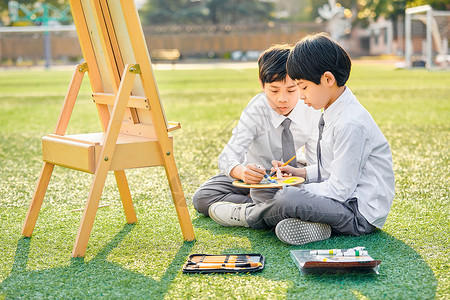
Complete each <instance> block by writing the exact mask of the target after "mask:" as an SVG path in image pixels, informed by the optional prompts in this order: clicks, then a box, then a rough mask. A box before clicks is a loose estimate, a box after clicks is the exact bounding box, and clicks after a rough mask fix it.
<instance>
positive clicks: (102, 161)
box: [72, 65, 135, 257]
mask: <svg viewBox="0 0 450 300" xmlns="http://www.w3.org/2000/svg"><path fill="white" fill-rule="evenodd" d="M132 70H133V71H134V68H133V67H132V65H126V66H125V69H124V71H123V74H122V80H121V82H120V85H119V89H118V90H117V94H116V98H115V100H114V107H113V111H112V114H111V118H110V120H109V123H108V128H107V129H106V132H105V137H106V138H105V141H104V144H103V147H102V150H101V152H100V156H99V161H98V163H97V170H96V171H95V174H94V179H93V181H92V185H91V189H90V191H89V196H88V200H87V203H86V207H85V209H84V213H83V218H82V219H81V224H80V228H79V229H78V234H77V238H76V239H75V245H74V247H73V251H72V256H73V257H83V256H84V254H85V253H86V249H87V244H88V241H89V236H90V235H91V231H92V227H93V226H94V220H95V215H96V213H97V208H98V204H99V202H100V198H101V196H102V192H103V187H104V186H105V181H106V176H107V175H108V171H109V166H110V164H111V159H112V157H113V155H114V149H115V146H116V142H117V137H118V136H119V132H120V126H121V125H122V119H123V116H124V114H125V109H126V107H127V103H128V98H129V96H130V92H131V88H132V87H133V83H134V78H135V74H134V73H133V72H132ZM124 174H125V173H124ZM124 174H123V175H124ZM120 177H121V179H120V180H119V182H120V186H121V188H122V191H124V189H123V187H124V185H123V183H124V181H123V178H125V177H124V176H120ZM127 189H128V184H127ZM128 194H129V190H128ZM126 196H127V195H126ZM128 196H129V198H130V201H131V196H130V195H128ZM127 210H128V208H127Z"/></svg>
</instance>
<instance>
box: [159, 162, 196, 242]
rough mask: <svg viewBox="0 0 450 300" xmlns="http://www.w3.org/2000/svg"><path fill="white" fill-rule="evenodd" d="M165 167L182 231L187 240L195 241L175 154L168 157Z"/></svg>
mask: <svg viewBox="0 0 450 300" xmlns="http://www.w3.org/2000/svg"><path fill="white" fill-rule="evenodd" d="M165 168H166V174H167V178H168V179H169V186H170V190H171V191H172V198H173V203H174V204H175V210H176V212H177V216H178V221H179V223H180V227H181V232H182V233H183V237H184V239H185V240H187V241H193V240H194V239H195V234H194V228H193V227H192V222H191V217H190V216H189V210H188V208H187V204H186V199H185V197H184V193H183V189H182V187H181V180H180V175H179V174H178V170H177V165H176V163H175V159H174V158H173V156H172V157H169V158H167V159H166V165H165Z"/></svg>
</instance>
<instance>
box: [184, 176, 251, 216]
mask: <svg viewBox="0 0 450 300" xmlns="http://www.w3.org/2000/svg"><path fill="white" fill-rule="evenodd" d="M233 181H234V180H232V179H230V178H228V177H227V176H226V175H224V174H221V173H219V174H217V175H215V176H213V177H211V178H210V179H209V180H208V181H206V182H205V183H204V184H202V186H200V188H198V189H197V191H196V192H195V194H194V196H193V197H192V203H193V204H194V207H195V209H196V210H197V211H198V212H200V213H202V214H204V215H205V216H209V213H208V209H209V207H210V205H211V204H213V203H216V202H224V201H226V202H232V203H251V202H252V199H251V198H250V196H249V194H250V189H247V188H240V187H236V186H234V185H233Z"/></svg>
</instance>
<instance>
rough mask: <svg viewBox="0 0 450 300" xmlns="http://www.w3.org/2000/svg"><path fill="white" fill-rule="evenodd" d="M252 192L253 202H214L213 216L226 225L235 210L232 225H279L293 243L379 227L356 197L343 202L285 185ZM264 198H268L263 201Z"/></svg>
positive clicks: (278, 230)
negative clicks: (365, 213) (360, 207)
mask: <svg viewBox="0 0 450 300" xmlns="http://www.w3.org/2000/svg"><path fill="white" fill-rule="evenodd" d="M251 196H252V198H253V200H254V203H251V204H241V205H235V204H231V203H228V204H226V203H217V204H214V205H212V206H211V208H210V210H209V213H210V216H211V218H213V219H214V220H215V221H216V222H218V223H220V224H222V225H225V224H227V218H230V216H228V215H230V214H231V213H232V214H233V218H234V221H232V222H228V224H229V225H228V226H239V225H240V226H247V227H251V228H255V229H262V228H273V227H276V229H275V232H276V233H277V236H278V237H279V238H280V239H281V240H282V241H284V242H287V243H289V244H304V243H307V242H312V241H316V240H323V239H326V238H328V237H329V236H330V233H331V231H333V232H334V233H337V234H348V235H354V236H359V235H362V234H367V233H370V232H372V231H373V230H374V229H375V227H374V226H372V225H371V224H370V223H368V222H367V220H366V219H365V218H364V216H362V215H361V213H360V212H359V210H358V205H357V201H356V199H355V198H352V199H348V200H347V201H346V202H344V203H342V202H339V201H336V200H333V199H330V198H326V197H323V196H318V195H315V194H312V193H310V192H308V191H305V190H304V189H302V188H298V187H284V188H283V189H282V190H279V191H276V190H256V189H255V190H253V189H252V192H251ZM263 198H265V199H268V200H266V201H262V200H261V199H263ZM237 210H239V211H240V213H241V216H240V219H243V220H244V222H243V223H242V224H240V223H239V222H237V223H236V221H235V219H236V211H237ZM330 228H331V230H330ZM305 231H306V233H305ZM299 235H302V236H299Z"/></svg>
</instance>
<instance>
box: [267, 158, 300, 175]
mask: <svg viewBox="0 0 450 300" xmlns="http://www.w3.org/2000/svg"><path fill="white" fill-rule="evenodd" d="M294 158H295V155H294V156H292V157H291V159H290V160H288V161H287V162H285V163H284V164H282V165H281V166H282V167H284V166H287V164H288V163H290V162H291V161H292V160H293V159H294ZM276 172H277V171H273V172H272V173H271V174H270V177H272V176H273V175H275V173H276Z"/></svg>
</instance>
